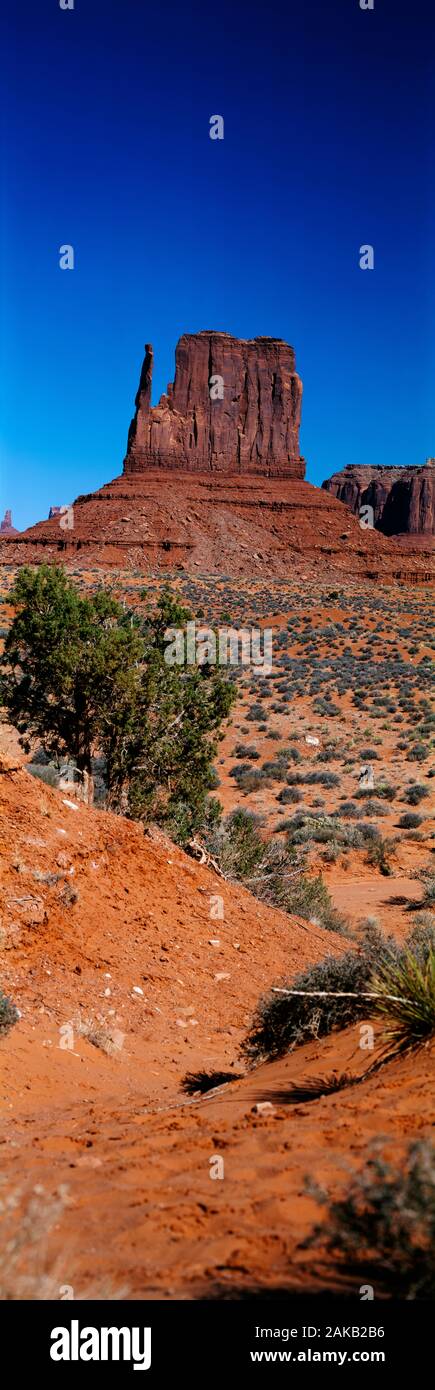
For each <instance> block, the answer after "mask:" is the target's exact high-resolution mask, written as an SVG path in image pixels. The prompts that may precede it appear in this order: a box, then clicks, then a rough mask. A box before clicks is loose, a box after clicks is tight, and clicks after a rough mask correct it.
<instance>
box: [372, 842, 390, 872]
mask: <svg viewBox="0 0 435 1390" xmlns="http://www.w3.org/2000/svg"><path fill="white" fill-rule="evenodd" d="M392 854H394V841H393V840H382V839H381V838H379V839H378V840H375V841H374V842H373V844H371V845H369V848H368V850H367V863H368V864H371V866H372V868H375V869H379V870H380V872H381V874H384V876H385V877H388V876H389V874H391V873H392V869H391V864H390V858H391V855H392Z"/></svg>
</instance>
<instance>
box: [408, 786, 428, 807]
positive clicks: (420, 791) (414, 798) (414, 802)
mask: <svg viewBox="0 0 435 1390" xmlns="http://www.w3.org/2000/svg"><path fill="white" fill-rule="evenodd" d="M426 796H429V787H422V786H421V785H420V783H419V782H413V784H412V786H410V787H407V788H406V791H404V793H403V800H404V801H407V802H408V804H409V805H410V806H418V805H419V802H420V801H423V800H424V798H425V797H426Z"/></svg>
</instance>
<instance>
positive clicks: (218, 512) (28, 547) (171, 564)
mask: <svg viewBox="0 0 435 1390" xmlns="http://www.w3.org/2000/svg"><path fill="white" fill-rule="evenodd" d="M152 366H153V353H152V348H151V346H150V345H148V346H147V347H146V349H145V359H144V362H143V366H142V371H141V375H140V381H139V389H138V392H137V396H136V411H135V415H134V418H133V420H132V422H131V425H130V429H129V433H128V445H127V454H126V458H125V460H124V470H123V473H122V476H120V477H117V478H114V479H113V481H112V482H109V483H106V484H105V486H104V487H100V488H98V489H97V490H96V491H94V492H90V493H87V494H86V495H84V496H81V497H78V498H77V499H76V501H75V502H74V504H73V505H72V506H70V507H68V508H67V510H66V514H65V515H63V514H62V512H60V513H58V514H55V509H54V508H52V509H51V516H50V518H49V519H48V520H46V521H41V522H38V523H37V525H36V526H32V527H30V528H29V529H28V530H27V531H24V532H21V533H20V535H19V536H18V537H13V536H6V535H5V536H3V537H2V542H1V549H2V560H4V561H7V563H10V564H24V563H28V562H30V563H38V562H40V561H41V560H47V561H49V560H57V559H60V558H62V561H63V562H65V563H66V564H69V563H71V564H73V565H78V566H79V567H82V568H83V569H89V568H90V567H93V566H96V567H98V568H106V567H120V568H122V569H124V570H137V571H139V572H141V573H151V574H153V573H154V574H155V573H167V572H168V571H177V570H178V571H182V572H184V573H189V574H193V575H195V574H196V575H197V574H198V573H200V574H201V573H202V574H219V575H223V574H224V575H225V574H226V575H231V576H240V577H241V578H245V579H252V578H257V577H258V578H261V577H262V576H263V577H264V576H267V577H268V578H269V577H270V578H271V579H273V578H277V579H280V578H283V579H285V578H286V577H288V575H289V573H290V572H291V573H292V574H293V573H294V572H295V570H296V572H297V574H298V575H299V576H300V577H301V578H302V579H303V578H304V577H307V578H308V577H310V576H311V575H312V573H313V569H315V570H316V573H317V574H319V576H320V574H324V575H327V576H329V574H331V573H332V572H334V573H336V577H337V576H338V574H342V575H348V576H349V577H352V578H354V577H355V576H357V575H361V576H364V577H366V578H368V579H374V580H382V581H384V582H387V583H391V582H395V581H397V580H399V581H405V582H411V583H414V582H415V583H429V582H431V580H432V579H433V573H434V566H433V555H432V554H431V552H430V550H427V549H426V548H425V547H424V544H423V543H422V544H421V545H420V546H419V547H418V548H417V547H416V551H417V549H418V553H414V549H413V551H412V553H411V551H407V552H406V554H405V555H404V552H403V549H402V550H401V548H400V547H399V546H396V545H395V544H394V542H393V541H392V540H390V539H389V538H387V537H386V536H383V535H381V534H380V532H379V531H378V530H375V529H374V528H373V529H371V530H362V529H361V527H360V525H359V521H358V519H357V517H356V516H355V515H352V512H351V511H350V510H349V508H348V507H347V506H345V507H344V506H343V503H342V502H341V501H340V500H339V499H338V498H337V497H335V496H333V495H331V493H329V492H328V491H326V490H322V489H321V488H318V487H314V486H313V485H312V484H311V483H308V482H306V481H305V477H304V475H305V462H304V459H303V458H302V457H301V454H300V449H299V427H300V416H301V399H302V383H301V381H300V378H299V377H298V375H297V372H296V370H295V354H294V351H293V348H291V347H289V346H288V344H287V343H285V342H283V341H282V340H281V339H279V338H254V339H252V340H251V339H249V340H244V339H239V338H233V337H231V335H230V334H228V333H216V332H211V331H205V332H203V333H186V334H184V335H183V337H182V338H180V340H179V342H178V344H177V348H176V354H175V379H174V383H173V385H170V386H169V387H168V390H167V393H166V394H164V395H163V396H162V397H161V399H160V401H159V404H158V405H156V406H152V405H151V386H152ZM419 539H420V541H422V538H421V537H420V538H419Z"/></svg>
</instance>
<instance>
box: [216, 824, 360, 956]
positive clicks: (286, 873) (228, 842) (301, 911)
mask: <svg viewBox="0 0 435 1390" xmlns="http://www.w3.org/2000/svg"><path fill="white" fill-rule="evenodd" d="M207 848H208V849H209V851H210V853H211V854H212V856H213V858H214V859H216V860H217V862H218V864H219V867H220V868H221V869H222V871H223V873H224V874H225V876H226V877H227V878H231V879H232V880H233V881H236V882H241V883H244V884H245V885H246V887H247V888H249V890H250V892H251V893H253V895H254V897H256V898H259V899H260V900H261V902H265V903H268V904H269V905H270V906H271V907H279V908H281V910H282V911H283V912H288V913H292V914H295V915H297V916H299V917H305V918H307V919H308V920H310V919H311V920H313V919H314V920H315V921H317V922H319V924H320V925H321V926H323V927H325V929H326V930H327V931H339V932H341V931H344V930H346V921H345V918H343V917H341V915H340V913H338V912H336V910H335V908H334V907H333V904H332V901H331V898H330V896H329V893H328V890H327V887H326V884H324V882H323V879H322V878H321V876H320V875H319V876H318V877H317V878H308V877H306V876H305V875H304V874H303V873H302V864H301V860H300V859H299V860H298V859H297V856H296V851H295V850H294V849H293V847H292V846H291V845H283V843H282V841H281V840H277V839H271V840H269V841H268V842H267V843H265V842H264V841H263V840H262V838H261V835H260V834H259V829H258V822H257V821H256V820H255V818H254V817H253V816H252V815H250V814H249V813H247V812H245V811H235V812H233V814H232V815H231V816H229V817H228V818H227V820H226V821H225V822H224V824H223V825H222V826H220V827H219V828H218V829H216V830H215V832H214V833H213V834H212V835H210V836H209V837H208V839H207Z"/></svg>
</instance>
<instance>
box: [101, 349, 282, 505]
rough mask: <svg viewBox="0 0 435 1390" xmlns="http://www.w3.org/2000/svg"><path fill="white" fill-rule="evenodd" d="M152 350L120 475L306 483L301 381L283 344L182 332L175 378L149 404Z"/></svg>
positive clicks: (147, 351) (147, 353)
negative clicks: (167, 473)
mask: <svg viewBox="0 0 435 1390" xmlns="http://www.w3.org/2000/svg"><path fill="white" fill-rule="evenodd" d="M152 373H153V349H152V346H151V343H147V344H146V345H145V357H144V361H143V365H142V371H141V375H140V381H139V389H138V392H137V396H136V402H135V404H136V412H135V415H134V418H133V420H132V422H131V425H130V429H129V433H128V443H127V454H126V458H125V460H124V474H131V473H138V472H140V473H141V472H145V471H147V470H148V469H156V468H162V469H165V470H172V469H176V470H178V471H181V472H184V473H201V474H206V473H236V474H247V473H250V474H265V475H266V476H267V477H276V478H284V477H288V478H304V477H305V461H304V459H303V458H301V454H300V448H299V427H300V420H301V403H302V382H301V380H300V377H299V376H298V375H297V372H296V366H295V354H294V350H293V348H292V347H289V345H288V343H285V342H284V341H283V339H281V338H265V337H259V338H252V339H244V338H233V337H232V336H231V334H230V333H222V332H218V331H214V330H212V329H206V330H204V331H202V332H201V333H184V334H183V337H182V338H180V339H179V341H178V343H177V346H176V349H175V378H174V382H173V383H172V382H170V384H169V386H168V389H167V392H166V393H165V394H164V395H163V396H161V398H160V401H159V404H158V405H156V406H152V405H151V387H152Z"/></svg>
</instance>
